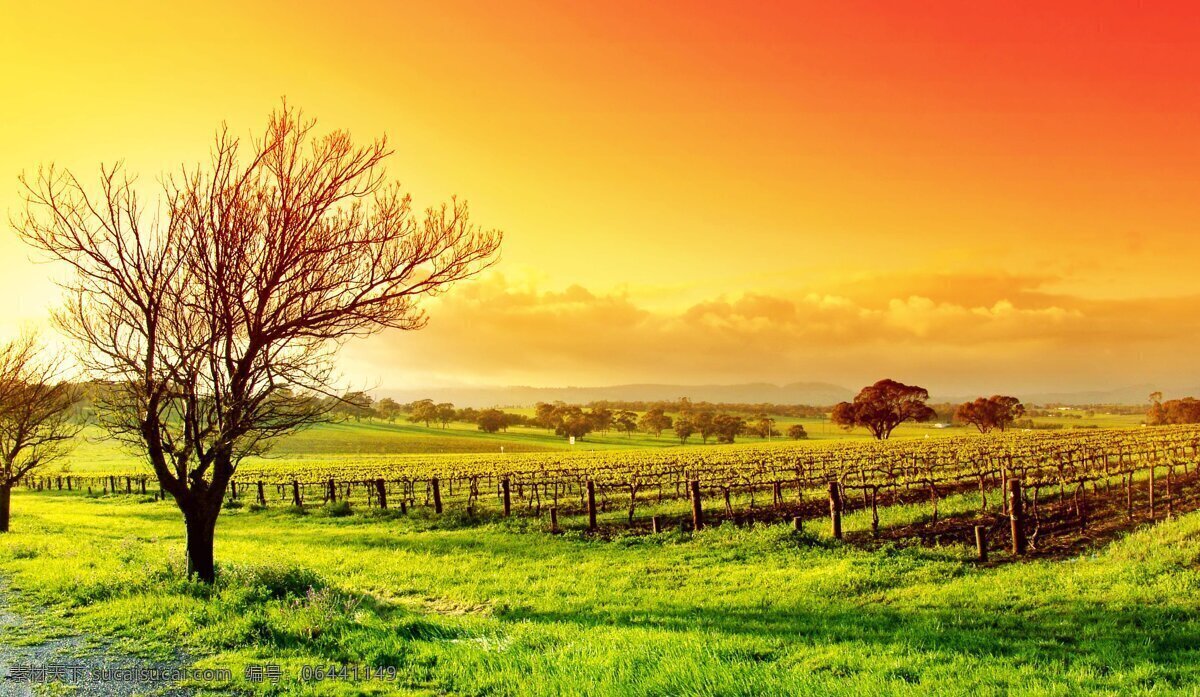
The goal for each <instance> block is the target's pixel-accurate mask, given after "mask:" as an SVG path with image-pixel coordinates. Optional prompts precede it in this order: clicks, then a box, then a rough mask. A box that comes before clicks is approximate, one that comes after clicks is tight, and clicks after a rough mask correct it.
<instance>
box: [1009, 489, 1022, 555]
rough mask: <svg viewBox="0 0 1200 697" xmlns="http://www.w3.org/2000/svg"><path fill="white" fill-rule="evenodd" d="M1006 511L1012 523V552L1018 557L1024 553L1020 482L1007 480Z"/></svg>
mask: <svg viewBox="0 0 1200 697" xmlns="http://www.w3.org/2000/svg"><path fill="white" fill-rule="evenodd" d="M1008 492H1009V499H1008V510H1009V519H1010V520H1011V521H1012V551H1013V554H1015V555H1017V556H1020V555H1022V554H1024V553H1025V526H1024V520H1023V518H1024V508H1025V504H1024V501H1022V499H1021V480H1020V479H1010V480H1008Z"/></svg>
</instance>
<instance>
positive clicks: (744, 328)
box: [0, 0, 1200, 394]
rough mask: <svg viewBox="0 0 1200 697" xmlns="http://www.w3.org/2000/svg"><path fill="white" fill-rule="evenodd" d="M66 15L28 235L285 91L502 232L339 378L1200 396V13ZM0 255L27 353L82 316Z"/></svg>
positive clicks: (411, 8)
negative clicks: (69, 315) (478, 272)
mask: <svg viewBox="0 0 1200 697" xmlns="http://www.w3.org/2000/svg"><path fill="white" fill-rule="evenodd" d="M75 5H76V3H70V4H68V3H54V2H38V3H26V2H21V3H15V2H11V1H10V0H3V18H2V21H0V33H2V34H0V59H2V60H3V65H4V69H3V71H2V72H0V88H2V97H0V117H2V123H3V129H2V130H0V209H3V210H4V211H5V214H6V221H7V217H8V216H9V215H12V214H14V213H15V212H16V211H17V210H18V209H19V206H20V199H19V196H18V184H17V176H18V174H19V173H20V172H21V171H22V170H26V171H29V170H33V169H36V167H37V166H38V165H39V164H41V163H48V162H55V163H57V164H58V165H62V166H67V167H70V168H72V169H74V170H76V171H77V172H78V173H80V174H84V175H88V176H91V175H94V173H95V172H96V171H97V168H98V165H99V163H101V162H114V161H116V160H120V159H123V160H125V162H126V164H127V166H128V167H129V168H130V169H131V170H132V171H134V172H139V173H141V175H142V179H143V181H145V182H151V183H152V182H153V181H154V180H155V177H156V176H157V175H158V174H159V173H161V172H163V171H164V170H168V169H171V168H175V167H178V166H179V165H180V164H181V163H185V162H187V163H194V162H195V161H197V160H199V159H201V158H202V157H204V155H205V153H206V152H207V147H208V144H209V142H210V140H211V138H212V133H213V131H214V129H215V128H216V127H217V126H218V124H220V123H221V122H222V121H226V122H227V123H228V124H229V125H230V127H231V128H232V129H233V130H234V131H235V132H237V133H243V134H247V135H248V134H250V133H251V132H252V131H258V130H260V129H261V127H262V126H263V124H264V122H265V118H266V115H267V114H268V112H270V111H271V110H272V109H273V108H274V107H276V106H277V105H278V103H279V100H280V98H281V97H283V96H285V95H286V97H287V99H288V100H289V102H291V103H293V104H295V105H299V106H301V107H302V108H303V109H304V110H305V111H306V113H308V114H310V115H312V116H316V117H317V118H318V119H319V120H320V123H321V125H322V126H323V127H326V128H346V129H349V130H350V131H351V132H352V133H354V134H355V135H356V136H359V137H361V138H362V139H363V140H367V139H369V138H371V137H374V136H376V135H379V134H383V133H386V134H387V135H388V137H389V139H390V141H391V144H392V145H393V147H394V148H395V151H396V154H395V155H394V156H393V157H392V159H391V163H390V170H389V171H390V174H391V176H392V177H393V178H395V179H398V180H400V181H401V182H403V183H404V184H405V185H406V186H407V187H408V188H409V190H411V192H412V193H413V196H414V198H415V201H416V203H417V204H418V205H420V206H422V207H423V206H425V205H431V204H435V203H438V202H440V201H442V200H445V199H447V198H448V197H449V196H451V195H453V194H457V195H459V196H461V197H463V198H466V199H467V200H469V201H470V203H471V207H472V213H473V216H474V218H475V219H476V220H477V221H478V222H479V223H481V224H483V225H485V226H488V227H496V228H499V229H502V230H504V231H505V234H506V237H505V243H504V249H503V258H502V260H501V262H500V263H499V264H498V265H497V266H496V267H495V270H494V271H493V272H492V273H490V274H489V275H488V276H486V277H484V278H482V279H480V280H478V281H476V282H474V283H471V284H467V285H463V286H461V287H459V288H458V289H456V290H455V291H454V292H452V293H451V294H449V295H448V296H445V297H444V298H441V299H439V300H437V301H436V302H432V303H430V304H429V305H428V309H429V311H430V314H431V317H432V321H431V323H430V325H429V327H428V328H427V329H425V330H423V331H421V332H410V333H400V332H394V333H385V334H383V335H381V336H378V337H375V338H373V339H370V340H367V341H365V342H361V343H359V344H352V345H350V346H349V347H347V348H346V350H345V353H344V356H345V357H346V361H345V362H344V364H345V365H344V368H343V372H344V373H345V375H346V378H347V380H348V381H350V382H353V383H358V384H372V385H379V386H382V387H396V388H401V387H427V386H443V385H446V386H449V385H459V384H466V385H487V384H494V385H507V384H528V385H544V386H557V385H604V384H617V383H629V382H665V383H684V384H696V383H736V382H747V381H768V382H776V383H785V382H794V381H823V382H832V383H836V384H840V385H844V386H846V387H852V388H857V387H859V386H861V385H862V384H866V383H868V382H872V381H874V380H875V379H878V378H880V377H893V378H896V379H899V380H903V381H906V382H918V383H920V384H922V385H925V386H927V387H929V388H930V389H931V390H934V391H937V392H941V393H954V394H960V393H963V392H970V391H980V392H992V391H1001V390H1008V391H1019V390H1026V391H1029V390H1038V391H1050V390H1080V389H1104V388H1115V387H1123V386H1127V385H1141V384H1150V385H1154V386H1156V387H1159V388H1162V389H1166V390H1168V391H1169V390H1172V389H1182V388H1191V387H1196V386H1200V374H1197V371H1196V369H1195V363H1196V361H1195V355H1196V348H1195V347H1196V344H1197V339H1198V338H1200V313H1198V312H1197V310H1198V309H1200V274H1198V273H1197V269H1196V266H1197V261H1198V260H1200V231H1198V230H1197V221H1200V9H1197V6H1196V5H1194V4H1184V3H1179V4H1178V5H1174V4H1172V3H1150V2H1145V3H1133V2H1129V3H1107V2H1079V3H1053V7H1051V6H1050V5H1051V4H1050V3H1033V2H1030V3H1014V2H1005V3H998V2H997V3H982V2H980V3H964V2H948V3H940V2H924V3H882V2H879V3H865V2H820V3H818V2H812V3H787V4H779V5H767V4H760V3H728V4H726V5H723V6H720V5H717V4H715V3H689V4H682V3H681V4H678V5H673V4H671V3H642V2H637V3H634V2H630V3H622V2H607V3H548V2H547V3H529V2H522V1H517V2H503V3H499V2H497V3H490V4H489V3H477V2H461V3H457V2H440V1H439V2H424V3H415V2H413V3H377V4H370V3H324V2H292V3H282V2H280V3H257V2H252V1H249V2H248V1H242V2H237V3H233V2H228V3H227V2H221V1H219V0H217V1H211V2H205V3H195V4H193V5H191V6H190V7H184V6H183V4H182V3H178V4H177V3H170V4H160V3H151V2H146V3H121V2H113V3H98V4H94V5H91V6H85V5H83V4H79V6H78V7H76V6H75ZM754 5H759V6H758V7H757V8H754V7H753V6H754ZM5 227H6V232H5V233H4V234H3V235H0V265H2V271H3V273H2V274H0V296H2V297H3V298H4V299H5V301H4V302H3V303H0V333H2V334H5V335H11V334H13V333H15V332H16V331H18V330H19V328H20V327H22V326H26V325H30V324H34V325H36V324H38V323H43V322H44V318H45V316H46V313H47V311H48V309H49V308H50V307H52V306H54V305H55V304H57V302H58V298H59V295H58V291H57V290H56V288H55V287H54V285H53V283H52V282H51V280H50V278H49V277H50V276H52V275H53V273H54V272H55V271H54V269H53V268H51V267H47V266H41V265H36V264H34V263H33V262H32V261H31V257H30V254H29V252H28V251H27V250H26V249H25V248H24V247H22V246H21V244H20V243H19V242H18V241H17V240H16V239H15V237H14V235H13V234H12V231H11V228H10V227H9V226H7V225H6V226H5Z"/></svg>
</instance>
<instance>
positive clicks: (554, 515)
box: [550, 506, 558, 533]
mask: <svg viewBox="0 0 1200 697" xmlns="http://www.w3.org/2000/svg"><path fill="white" fill-rule="evenodd" d="M550 532H553V533H557V532H558V506H551V507H550Z"/></svg>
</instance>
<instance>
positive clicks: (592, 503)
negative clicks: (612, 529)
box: [587, 479, 596, 532]
mask: <svg viewBox="0 0 1200 697" xmlns="http://www.w3.org/2000/svg"><path fill="white" fill-rule="evenodd" d="M587 514H588V530H591V531H592V532H595V531H596V483H595V482H593V481H592V480H590V479H589V480H587Z"/></svg>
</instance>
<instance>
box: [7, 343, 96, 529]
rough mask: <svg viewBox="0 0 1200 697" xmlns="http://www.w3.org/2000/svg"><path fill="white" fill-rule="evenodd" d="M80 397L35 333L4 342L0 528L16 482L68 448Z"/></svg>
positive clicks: (54, 458)
mask: <svg viewBox="0 0 1200 697" xmlns="http://www.w3.org/2000/svg"><path fill="white" fill-rule="evenodd" d="M77 397H78V395H77V391H76V390H75V388H74V387H73V386H72V385H71V384H70V383H69V382H67V381H65V380H63V379H61V377H60V376H59V375H58V371H57V368H56V366H54V365H53V364H52V363H51V362H50V361H49V360H48V358H47V356H46V354H45V351H44V349H42V348H41V347H40V345H39V344H38V341H37V337H36V336H34V335H32V334H26V335H23V336H21V337H20V338H18V339H16V340H14V341H11V342H9V343H7V344H5V345H4V346H2V347H0V533H3V532H8V527H9V517H10V513H11V509H12V489H13V487H14V486H16V485H17V484H18V483H19V482H20V481H21V479H23V478H24V477H26V476H28V475H30V474H32V473H34V472H35V471H36V470H38V469H39V468H41V467H44V466H46V465H48V464H50V463H52V462H54V461H55V460H58V459H59V458H61V457H63V456H64V455H66V454H67V452H68V451H69V450H70V448H71V445H72V441H73V439H74V438H75V435H76V434H77V433H79V429H80V426H79V425H77V424H76V423H75V422H74V421H73V420H72V419H71V407H72V405H74V403H75V401H76V399H77Z"/></svg>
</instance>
